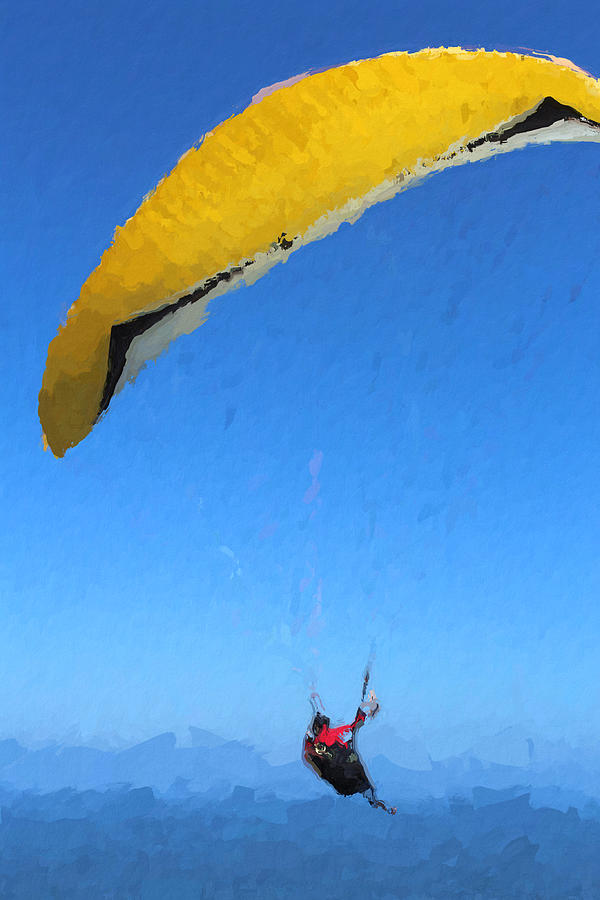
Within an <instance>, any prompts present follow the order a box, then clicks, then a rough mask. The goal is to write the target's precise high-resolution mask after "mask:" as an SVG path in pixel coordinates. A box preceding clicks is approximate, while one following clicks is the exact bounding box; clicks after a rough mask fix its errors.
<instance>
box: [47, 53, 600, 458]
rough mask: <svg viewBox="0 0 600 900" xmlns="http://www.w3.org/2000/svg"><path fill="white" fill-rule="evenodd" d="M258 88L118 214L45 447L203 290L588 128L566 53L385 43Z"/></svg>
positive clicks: (593, 83) (254, 273)
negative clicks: (356, 58) (368, 53)
mask: <svg viewBox="0 0 600 900" xmlns="http://www.w3.org/2000/svg"><path fill="white" fill-rule="evenodd" d="M291 81H292V82H293V83H289V84H287V85H286V86H284V87H280V88H279V89H278V90H275V91H273V92H270V93H269V92H266V91H265V92H261V95H259V97H258V98H257V99H258V100H259V102H256V103H253V104H252V105H251V106H249V107H248V108H247V109H246V110H245V111H244V112H242V113H241V114H240V115H237V116H234V117H233V118H231V119H228V120H227V121H225V122H224V123H223V124H221V125H219V126H218V127H217V128H215V129H214V131H212V132H210V133H208V134H207V135H205V137H204V139H203V141H202V143H201V144H200V146H198V147H196V148H193V149H191V150H190V151H188V153H186V154H185V155H184V156H183V157H182V158H181V159H180V160H179V162H178V163H177V165H176V166H175V168H174V169H173V171H172V172H171V174H170V175H168V176H167V177H166V178H164V179H163V180H162V181H161V182H160V183H159V185H158V186H157V187H156V189H155V190H154V191H153V192H152V193H151V194H150V195H149V196H148V197H146V198H145V200H144V202H143V203H142V205H141V206H140V208H139V209H138V211H137V212H136V213H135V215H134V216H132V218H131V219H129V220H128V221H127V222H126V223H125V225H124V226H123V227H120V228H117V230H116V233H115V236H114V240H113V243H112V244H111V246H110V247H109V248H108V250H106V251H105V253H104V254H103V256H102V259H101V262H100V265H99V266H98V267H97V268H96V269H95V270H94V271H93V272H92V273H91V275H90V276H89V278H88V279H87V281H86V282H85V284H84V285H83V287H82V290H81V294H80V296H79V299H78V300H77V301H76V302H75V303H74V304H73V306H72V307H71V309H70V311H69V314H68V318H67V322H66V325H65V326H64V327H61V328H60V329H59V332H58V335H57V336H56V337H55V338H54V340H53V341H52V343H51V344H50V348H49V351H48V361H47V365H46V371H45V373H44V378H43V384H42V389H41V391H40V397H39V414H40V421H41V423H42V428H43V431H44V436H45V439H46V441H47V443H48V445H49V446H50V448H51V449H52V451H53V453H54V454H55V455H56V456H63V455H64V453H65V451H66V450H67V449H68V448H69V447H72V446H74V445H75V444H77V443H79V441H81V440H82V439H83V438H84V437H85V436H86V435H87V434H88V433H89V432H90V431H91V429H92V428H93V426H94V424H95V423H96V422H97V421H98V419H99V418H100V416H101V415H102V413H103V412H104V411H105V410H106V409H107V407H108V404H109V403H110V400H111V397H112V396H114V394H115V393H116V392H117V391H118V390H120V389H121V387H122V386H123V385H124V384H125V383H126V382H127V381H128V380H132V379H133V378H134V377H135V375H136V374H137V373H138V372H139V370H140V368H141V367H142V366H143V365H144V363H145V362H146V361H147V360H149V359H153V358H156V356H157V355H158V354H159V353H160V352H161V351H162V350H163V349H164V348H165V347H166V346H167V345H168V343H169V342H170V341H171V340H173V339H174V338H176V337H177V336H178V335H180V334H184V333H189V332H191V331H192V330H193V329H194V328H197V327H198V326H199V325H200V324H202V322H203V321H204V319H205V318H206V314H207V313H206V308H207V305H208V303H209V301H210V299H212V298H213V297H216V296H218V295H219V294H222V293H224V292H225V291H226V290H229V289H231V288H233V287H236V286H238V285H240V284H242V283H249V282H252V281H254V280H256V279H257V278H259V277H260V276H261V275H262V274H264V273H265V272H266V271H268V269H269V268H271V266H273V265H274V264H276V263H277V262H279V261H281V260H284V259H285V258H286V256H287V254H289V253H291V252H293V251H294V250H296V249H298V248H299V247H301V246H302V245H303V244H306V243H308V242H310V241H312V240H316V239H319V238H321V237H324V236H325V235H327V234H330V233H331V232H333V231H335V230H336V229H337V228H338V227H339V225H340V224H341V223H342V222H345V221H354V220H355V219H357V218H358V217H359V216H360V215H361V213H362V212H364V210H365V209H367V208H368V207H369V206H371V205H373V204H374V203H377V202H379V201H381V200H385V199H388V198H390V197H392V196H394V195H395V194H397V193H398V192H399V191H401V190H404V189H405V188H406V187H409V186H411V185H412V184H415V183H417V182H418V181H419V180H420V179H422V178H423V177H425V176H427V175H429V174H432V173H434V172H438V171H441V170H442V169H445V168H447V167H448V166H452V165H457V164H461V163H463V162H469V161H476V160H479V159H485V158H487V157H489V156H491V155H492V154H494V153H497V152H503V151H506V150H512V149H515V148H518V147H523V146H525V145H527V144H530V143H548V142H550V141H553V140H563V141H575V140H596V141H597V140H600V126H599V124H598V123H599V122H600V86H599V83H598V81H597V80H595V79H594V78H592V77H591V76H590V75H588V74H587V73H585V72H583V71H581V70H579V69H577V67H575V66H573V65H572V64H570V63H568V61H567V60H554V59H545V58H540V57H534V56H526V55H520V54H515V53H498V52H486V51H483V50H478V51H465V50H461V49H460V48H454V49H444V48H441V49H437V50H431V49H429V50H422V51H420V52H419V53H413V54H409V53H391V54H387V55H385V56H381V57H377V58H376V59H368V60H363V61H361V62H352V63H349V64H348V65H345V66H341V67H339V68H335V69H330V70H328V71H325V72H320V73H318V74H314V75H309V76H307V77H303V78H301V79H299V80H293V79H292V80H291Z"/></svg>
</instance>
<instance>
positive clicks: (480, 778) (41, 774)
mask: <svg viewBox="0 0 600 900" xmlns="http://www.w3.org/2000/svg"><path fill="white" fill-rule="evenodd" d="M190 735H191V744H192V746H191V747H190V746H188V747H181V746H178V745H177V741H176V737H175V735H174V734H173V733H172V732H166V733H164V734H159V735H157V736H156V737H153V738H151V739H150V740H146V741H143V742H141V743H139V744H135V745H134V746H132V747H128V748H126V749H124V750H107V749H102V750H101V749H94V748H92V747H87V746H75V747H73V746H61V745H59V744H54V745H51V746H47V747H43V748H41V749H33V750H29V749H27V748H26V747H23V746H22V745H21V744H19V743H18V742H17V741H15V740H10V739H9V740H4V741H0V786H3V787H5V788H10V789H17V790H36V791H57V790H60V789H63V788H74V789H77V790H80V791H83V790H90V789H93V790H104V789H106V788H107V787H110V786H115V785H123V786H129V787H132V788H142V787H151V788H153V789H154V790H155V791H156V792H158V794H161V795H163V796H166V797H171V798H179V799H183V798H186V797H190V796H193V795H195V794H204V795H206V796H212V797H215V798H219V797H220V798H223V797H225V796H227V795H228V794H229V793H230V792H231V790H232V788H233V787H234V786H236V785H241V786H244V787H246V788H248V789H251V790H254V791H257V792H259V794H260V795H264V794H266V793H268V792H272V793H275V794H277V795H278V796H279V797H281V798H283V799H286V800H293V799H294V798H297V799H301V798H304V799H306V798H310V797H320V796H329V794H330V789H329V788H328V787H327V785H324V784H323V783H322V782H320V781H319V780H318V779H317V778H315V776H314V774H313V773H312V772H310V771H309V770H307V769H306V768H305V767H304V766H303V765H302V763H301V760H300V754H298V759H297V760H296V761H294V762H289V763H286V764H285V765H278V766H275V765H270V764H269V763H268V762H267V761H266V759H265V758H264V756H263V755H262V754H261V753H259V752H257V751H256V750H255V749H254V748H253V747H251V746H249V745H248V744H245V743H242V742H240V741H226V740H225V739H224V738H222V737H220V736H218V735H216V734H213V733H212V732H210V731H207V730H205V729H202V728H197V727H192V728H190ZM382 736H383V737H385V740H383V741H382V743H383V744H384V745H385V746H386V749H387V748H391V749H392V750H394V749H396V750H397V751H398V748H397V747H394V742H393V741H394V733H393V731H392V730H391V729H389V730H388V733H384V734H383V735H382ZM363 745H365V749H363ZM363 745H361V752H363V754H364V758H365V762H366V764H367V768H368V770H369V772H370V775H371V777H372V778H373V780H374V782H375V784H376V785H377V786H378V788H379V790H380V792H381V793H382V794H385V796H386V797H388V798H390V802H392V801H393V802H396V801H400V800H405V801H407V802H419V801H421V800H423V799H426V798H438V799H441V798H449V797H458V796H462V797H466V798H468V799H471V798H472V797H473V796H474V795H473V791H474V790H480V791H481V790H483V791H485V790H493V791H509V792H510V791H511V790H513V789H514V787H515V785H516V786H520V788H522V789H523V790H525V789H527V790H528V791H529V792H530V794H531V800H532V803H533V804H534V805H541V804H547V805H552V806H554V807H555V808H557V809H562V810H566V809H568V808H569V806H574V807H576V808H578V809H582V808H583V807H584V806H585V805H586V804H589V803H590V802H592V801H597V802H598V801H600V753H595V752H594V751H593V748H592V749H590V748H588V749H575V748H571V747H569V745H568V744H566V743H565V742H556V743H552V742H550V741H547V740H544V739H543V738H541V737H540V736H535V735H534V736H533V737H526V736H524V735H523V734H521V733H520V731H519V730H518V729H509V730H507V731H505V732H501V733H500V734H499V735H496V736H495V737H493V738H488V739H486V740H482V741H480V742H478V744H477V745H475V746H474V748H473V749H472V750H470V751H467V752H465V753H462V754H460V755H459V756H455V757H449V758H447V759H444V760H437V761H436V760H432V759H431V758H430V757H429V756H428V755H427V754H426V751H425V750H424V749H423V748H422V747H421V746H420V745H418V744H410V742H404V744H403V745H402V744H401V746H400V748H399V755H400V758H405V759H407V761H410V762H412V765H406V766H403V765H398V763H397V762H392V761H391V760H390V759H389V758H388V757H387V756H386V755H384V754H383V753H378V752H376V753H369V752H368V751H369V749H372V748H373V747H376V746H377V743H376V741H374V740H371V741H369V742H367V741H364V742H363ZM396 758H398V753H397V754H396Z"/></svg>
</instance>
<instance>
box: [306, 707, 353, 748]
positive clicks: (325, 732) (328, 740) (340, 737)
mask: <svg viewBox="0 0 600 900" xmlns="http://www.w3.org/2000/svg"><path fill="white" fill-rule="evenodd" d="M365 719H366V715H365V713H364V712H363V711H362V709H359V710H358V712H357V713H356V718H355V720H354V722H352V724H351V725H340V726H339V727H338V728H328V727H327V725H323V727H322V728H321V730H320V732H319V733H318V734H316V735H315V743H318V744H325V746H326V747H331V746H332V745H333V744H335V743H338V744H341V745H342V746H343V747H346V746H347V745H348V741H349V740H350V738H351V737H352V733H353V731H354V729H355V728H356V727H357V725H359V724H360V725H362V723H363V722H364V721H365ZM344 735H347V736H346V737H344Z"/></svg>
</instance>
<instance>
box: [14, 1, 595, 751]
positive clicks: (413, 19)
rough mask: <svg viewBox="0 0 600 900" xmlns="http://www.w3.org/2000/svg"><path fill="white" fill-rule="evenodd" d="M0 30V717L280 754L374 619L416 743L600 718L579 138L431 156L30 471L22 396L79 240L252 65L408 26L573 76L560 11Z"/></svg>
mask: <svg viewBox="0 0 600 900" xmlns="http://www.w3.org/2000/svg"><path fill="white" fill-rule="evenodd" d="M3 17H4V25H3V33H4V38H3V40H4V42H5V47H6V49H7V51H8V52H6V53H5V54H3V62H2V67H3V71H2V74H1V78H0V81H1V84H2V108H3V110H4V129H3V140H2V147H1V150H0V153H1V154H2V170H3V174H4V178H3V187H2V191H3V197H2V214H3V216H4V222H3V228H2V231H3V236H4V237H5V242H4V247H3V250H2V284H3V293H4V302H3V304H2V311H1V313H0V315H1V324H2V338H3V343H2V356H1V359H0V366H1V378H0V384H1V388H0V390H1V391H2V401H1V412H2V428H1V441H2V446H1V461H2V462H1V464H2V478H1V483H0V490H1V498H2V499H1V503H2V522H3V525H2V539H1V542H0V732H1V734H0V736H17V737H20V738H21V739H25V740H29V741H31V740H43V739H46V738H50V737H58V738H64V737H66V736H68V737H69V738H70V739H71V740H77V739H80V740H97V739H98V736H102V737H104V738H111V736H112V737H115V736H117V735H118V736H121V737H122V738H124V739H126V740H135V739H140V738H144V737H148V736H150V735H152V734H155V733H156V732H157V731H164V730H167V729H172V730H175V731H176V732H177V733H178V734H180V735H182V736H183V735H184V733H185V729H186V727H187V725H188V724H194V725H199V726H202V727H205V728H210V729H211V730H214V731H217V732H219V733H221V734H223V735H225V736H227V737H244V738H247V739H249V740H251V741H253V742H254V743H256V744H257V745H258V746H259V747H261V748H263V749H268V750H270V751H271V757H270V758H271V759H273V760H283V759H288V758H292V757H293V756H294V754H296V753H297V741H298V738H299V737H300V736H301V733H302V731H303V729H304V726H305V724H306V719H307V714H308V705H307V703H306V693H307V686H308V684H309V683H310V682H311V679H313V678H316V683H317V685H318V688H319V691H320V693H321V694H322V696H323V698H324V700H325V701H326V704H327V707H328V709H329V710H330V711H331V713H332V714H333V716H334V718H337V717H338V715H339V716H341V717H344V716H347V715H351V714H352V713H353V711H354V708H355V704H356V699H357V693H358V690H359V687H360V680H361V675H362V667H363V665H364V662H365V660H366V658H367V655H368V652H369V647H370V645H371V641H372V640H373V639H375V640H376V644H377V659H376V664H375V674H374V686H375V687H376V689H377V691H378V693H379V694H380V695H381V697H382V702H383V704H384V713H383V715H382V719H381V720H380V721H381V723H382V724H381V725H380V727H383V726H386V725H387V726H391V728H393V729H395V731H396V733H397V734H398V735H402V736H403V737H404V738H406V739H411V740H413V739H414V740H420V741H422V742H424V744H425V745H426V746H427V748H428V749H429V750H430V752H431V753H432V755H434V756H440V755H443V754H447V753H450V752H453V751H459V750H463V749H466V747H467V746H468V745H469V744H470V743H472V742H473V741H474V740H477V739H478V738H480V737H482V736H483V735H486V734H493V733H494V732H496V731H498V730H500V729H502V728H505V727H507V726H510V725H512V726H515V727H521V723H527V727H528V728H535V729H538V730H539V731H540V732H542V733H543V734H545V735H548V736H554V737H557V736H558V737H565V738H567V739H568V740H570V741H574V742H576V741H579V740H583V739H592V740H594V739H597V738H598V737H600V687H599V685H600V655H599V654H598V648H597V637H598V633H599V626H600V612H599V610H598V595H599V589H600V558H599V554H598V535H599V534H600V512H599V509H600V503H599V501H600V491H599V488H598V459H599V450H598V448H599V440H598V438H599V430H600V427H599V426H600V418H599V412H600V368H599V352H598V351H599V337H600V327H599V326H600V314H599V308H598V297H597V294H598V288H599V287H600V268H599V265H598V250H599V246H600V238H599V227H598V226H599V225H600V204H599V200H600V178H599V176H600V154H599V152H598V146H597V145H592V144H590V145H571V146H569V145H562V146H561V145H555V146H552V147H543V148H534V149H530V150H526V151H523V152H519V153H515V154H511V155H507V156H505V157H503V158H499V159H497V160H494V161H492V162H488V163H485V164H480V165H477V166H465V167H463V168H460V169H456V170H454V171H450V172H447V173H445V174H443V175H441V176H437V177H436V178H434V179H431V180H430V181H429V182H427V183H425V184H424V185H423V186H422V187H420V188H418V189H416V190H414V191H409V192H407V193H406V194H404V195H401V196H400V197H398V198H397V199H395V200H393V201H391V202H389V203H386V204H383V205H381V206H379V207H377V208H374V209H372V210H370V211H369V212H367V213H366V214H365V215H364V217H363V218H362V219H361V221H360V222H359V223H358V224H357V225H355V226H353V227H350V226H344V227H342V228H341V229H340V230H339V232H338V233H337V234H336V235H335V236H333V237H331V238H329V239H328V240H326V241H321V242H319V243H317V244H315V245H313V246H311V247H308V248H305V249H303V250H301V251H300V252H299V253H297V254H294V255H293V256H292V257H291V258H290V259H289V261H288V262H287V263H286V264H285V265H283V266H280V267H278V268H277V269H276V270H274V271H273V272H272V273H271V274H269V275H268V276H267V277H266V278H264V279H263V280H262V281H260V282H259V283H257V284H256V285H254V286H253V287H251V288H244V289H242V290H240V291H238V292H235V293H232V294H229V295H227V296H226V297H224V298H222V299H220V300H218V301H216V302H215V303H214V304H213V305H212V315H211V316H210V318H209V320H208V322H207V324H206V325H205V326H204V327H202V328H201V329H199V330H198V331H197V332H195V333H194V334H193V335H192V336H190V337H186V338H183V339H181V340H180V341H179V342H177V343H176V344H175V345H173V346H172V347H171V349H170V350H169V352H168V353H167V354H166V355H164V356H163V357H161V358H160V359H159V361H158V362H157V363H156V364H151V365H149V367H148V368H147V369H146V370H145V371H144V372H142V374H141V375H140V376H139V378H138V380H137V382H136V384H135V386H134V387H132V388H128V389H126V390H125V391H123V393H122V394H120V395H119V396H118V397H117V398H116V399H115V400H114V401H113V403H112V404H111V408H110V411H109V414H108V415H107V417H106V418H105V420H104V421H103V422H102V423H101V424H100V425H99V426H98V427H97V428H96V429H95V430H94V432H93V433H92V434H91V436H90V437H89V438H87V439H86V440H85V441H84V442H83V443H82V444H81V445H80V446H79V447H77V448H76V449H74V450H71V451H70V452H69V453H68V454H67V456H66V457H65V458H64V459H63V460H55V459H54V458H53V457H52V456H51V455H50V454H49V453H46V454H44V453H43V451H42V443H41V430H40V426H39V422H38V419H37V393H38V390H39V387H40V384H41V378H42V373H43V369H44V365H45V359H46V350H47V345H48V343H49V342H50V340H51V339H52V337H53V336H54V334H55V333H56V329H57V327H58V324H59V322H60V321H61V320H63V319H64V317H65V314H66V310H67V309H68V307H69V306H70V304H71V303H72V301H73V300H75V299H76V297H77V295H78V293H79V289H80V287H81V284H82V283H83V281H84V280H85V278H86V277H87V275H88V274H89V272H90V271H91V270H92V269H93V268H94V267H95V266H96V265H97V263H98V261H99V258H100V255H101V253H102V251H103V250H104V249H105V247H106V246H107V245H108V244H109V243H110V240H111V238H112V233H113V230H114V227H115V226H116V225H118V224H122V223H123V222H124V221H125V219H126V218H128V217H129V216H130V215H132V214H133V213H134V212H135V210H136V208H137V206H138V205H139V203H140V201H141V199H142V197H143V196H144V194H145V193H146V192H147V191H148V190H149V189H150V188H152V187H153V186H154V184H155V183H156V182H157V180H158V179H159V178H160V177H161V176H162V175H163V174H165V173H166V172H167V171H169V170H170V169H171V168H172V166H173V165H174V164H175V163H176V161H177V159H178V158H179V156H180V155H181V154H182V153H183V152H184V151H185V150H186V149H187V148H188V147H189V146H190V145H191V144H192V143H193V142H194V141H196V140H197V139H198V138H199V137H200V135H201V134H202V133H203V132H204V131H207V130H209V129H210V128H211V126H213V125H215V124H216V123H218V122H220V121H222V120H223V119H224V118H227V117H228V116H230V115H232V114H234V113H236V112H239V111H241V110H242V109H243V108H244V107H245V106H246V105H247V104H248V103H249V102H250V100H251V98H252V95H253V94H255V93H257V92H258V91H259V90H260V89H261V88H262V87H264V86H266V85H268V84H271V83H273V82H276V81H279V80H281V79H284V78H288V77H290V76H293V75H295V74H297V73H299V72H303V71H306V70H308V69H312V68H323V67H328V66H332V65H336V64H339V63H343V62H345V61H347V60H350V59H357V58H362V57H369V56H373V55H376V54H379V53H382V52H386V51H389V50H399V49H407V50H417V49H419V48H421V47H424V46H438V45H442V44H445V45H458V44H461V45H463V46H467V47H475V46H485V47H487V48H489V49H491V48H495V47H496V48H500V49H507V48H517V47H534V48H536V49H539V50H542V51H548V52H551V53H555V54H557V55H559V56H565V57H568V58H571V59H573V60H574V61H576V62H577V63H578V64H579V65H581V66H583V67H584V68H586V69H588V70H589V71H592V72H594V73H595V74H600V49H599V47H600V40H599V38H600V34H599V30H600V29H599V26H598V21H597V18H598V17H597V13H596V8H595V4H593V3H591V2H585V3H577V2H574V3H569V4H565V3H564V2H554V3H526V4H517V3H514V2H496V3H493V4H492V3H490V4H481V3H475V2H469V3H466V2H462V3H452V4H450V3H439V2H421V3H419V4H418V5H417V6H416V7H415V8H413V7H411V5H410V4H408V3H390V2H382V3H378V4H365V3H357V2H348V0H344V2H337V0H336V2H330V3H327V4H325V3H323V2H303V3H300V4H293V3H288V4H266V3H262V2H261V3H233V2H218V3H217V2H215V3H182V2H172V0H169V2H161V3H156V2H153V3H149V2H143V3H142V2H134V3H125V2H117V3H115V2H112V3H94V2H92V3H89V2H88V3H85V4H81V3H73V2H62V3H60V4H58V3H50V4H47V3H43V4H42V3H33V4H32V3H22V2H20V3H18V4H17V3H12V4H5V5H4V13H3ZM311 460H312V461H313V462H312V474H311ZM319 463H320V470H319V471H318V474H317V475H316V480H317V481H318V492H317V491H316V488H312V490H311V485H312V483H313V479H314V477H315V476H314V473H315V472H316V469H317V468H318V465H319ZM307 492H308V493H307ZM275 723H279V724H278V726H277V727H275ZM523 727H525V726H523ZM115 739H116V738H115ZM389 755H392V754H391V753H390V754H389Z"/></svg>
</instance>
